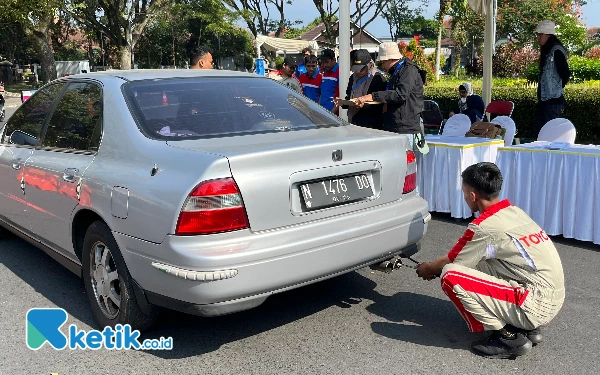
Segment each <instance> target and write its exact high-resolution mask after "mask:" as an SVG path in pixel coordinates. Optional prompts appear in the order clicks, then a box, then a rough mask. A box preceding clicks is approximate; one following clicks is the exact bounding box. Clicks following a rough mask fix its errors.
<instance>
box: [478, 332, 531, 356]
mask: <svg viewBox="0 0 600 375" xmlns="http://www.w3.org/2000/svg"><path fill="white" fill-rule="evenodd" d="M532 346H533V345H532V343H531V341H529V339H528V338H527V337H526V336H525V335H524V334H523V333H520V332H518V333H517V332H510V331H508V330H506V329H504V328H503V329H501V330H499V331H494V332H492V334H491V335H490V337H488V338H487V339H485V340H478V341H474V342H473V344H471V348H472V349H473V352H475V354H478V355H481V356H484V357H490V358H511V359H514V358H516V357H518V356H521V355H524V354H527V353H528V352H529V351H530V350H531V347H532Z"/></svg>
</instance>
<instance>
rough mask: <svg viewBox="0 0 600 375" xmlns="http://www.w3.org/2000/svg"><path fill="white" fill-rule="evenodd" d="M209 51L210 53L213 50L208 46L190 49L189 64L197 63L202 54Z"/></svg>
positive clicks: (202, 56) (204, 54)
mask: <svg viewBox="0 0 600 375" xmlns="http://www.w3.org/2000/svg"><path fill="white" fill-rule="evenodd" d="M209 53H210V54H211V55H212V53H213V50H212V49H211V48H210V47H208V46H198V47H194V49H192V51H191V52H190V65H191V66H194V65H196V64H198V61H200V59H202V58H204V56H206V55H207V54H209Z"/></svg>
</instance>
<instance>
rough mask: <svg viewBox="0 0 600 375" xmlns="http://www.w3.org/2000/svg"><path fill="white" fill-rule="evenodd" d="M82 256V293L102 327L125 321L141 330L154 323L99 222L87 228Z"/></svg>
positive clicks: (120, 258)
mask: <svg viewBox="0 0 600 375" xmlns="http://www.w3.org/2000/svg"><path fill="white" fill-rule="evenodd" d="M82 258H83V259H82V266H83V267H82V275H83V282H84V285H85V292H86V294H87V296H88V300H89V302H90V305H91V307H92V312H93V313H94V317H95V318H96V321H97V322H98V323H99V324H100V326H101V327H102V328H104V327H106V326H110V327H113V328H114V327H115V326H116V325H117V324H123V325H124V324H129V325H130V326H131V328H132V329H137V330H139V331H144V330H147V329H148V328H150V327H151V326H152V325H153V324H154V322H155V321H156V317H157V313H156V311H152V312H151V313H150V315H148V314H145V313H144V312H143V311H142V309H141V308H140V305H139V304H138V302H137V299H136V297H135V291H134V289H133V283H134V281H133V279H132V277H131V275H130V274H129V271H128V269H127V265H126V264H125V260H124V259H123V256H122V255H121V251H120V250H119V246H118V245H117V241H115V238H114V237H113V235H112V233H111V231H110V228H109V227H108V226H107V225H106V223H104V222H103V221H96V222H94V223H93V224H92V225H90V226H89V228H88V229H87V232H86V234H85V238H84V241H83V252H82ZM117 297H118V298H117ZM117 302H118V303H117Z"/></svg>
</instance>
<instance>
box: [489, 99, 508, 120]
mask: <svg viewBox="0 0 600 375" xmlns="http://www.w3.org/2000/svg"><path fill="white" fill-rule="evenodd" d="M514 108H515V103H513V102H511V101H507V100H494V101H491V102H490V104H488V105H487V107H486V108H485V112H486V113H489V114H490V117H489V119H490V120H493V119H494V118H496V117H497V116H508V117H511V116H512V112H513V109H514Z"/></svg>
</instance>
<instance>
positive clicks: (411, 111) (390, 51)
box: [356, 42, 423, 144]
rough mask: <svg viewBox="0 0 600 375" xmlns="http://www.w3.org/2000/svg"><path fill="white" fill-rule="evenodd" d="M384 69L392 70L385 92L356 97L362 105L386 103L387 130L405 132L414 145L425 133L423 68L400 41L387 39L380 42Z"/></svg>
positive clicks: (384, 126)
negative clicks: (405, 53)
mask: <svg viewBox="0 0 600 375" xmlns="http://www.w3.org/2000/svg"><path fill="white" fill-rule="evenodd" d="M378 60H379V61H381V65H382V67H383V69H384V70H386V71H388V72H389V73H390V80H389V82H388V84H387V87H386V90H385V91H376V92H373V93H372V94H368V95H365V96H361V97H359V98H356V100H357V102H358V104H359V106H360V105H362V104H363V103H364V102H370V101H375V102H383V103H385V104H386V107H387V110H385V112H384V113H383V130H386V131H390V132H395V133H399V134H405V135H407V136H408V138H409V140H410V142H411V144H412V143H413V142H414V137H415V135H417V134H421V112H423V79H422V78H421V74H420V70H419V67H418V66H417V65H416V64H415V63H414V62H412V61H411V60H409V59H407V58H405V57H403V56H402V54H401V53H400V49H399V48H398V44H397V43H395V42H385V43H382V44H380V45H379V57H378Z"/></svg>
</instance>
